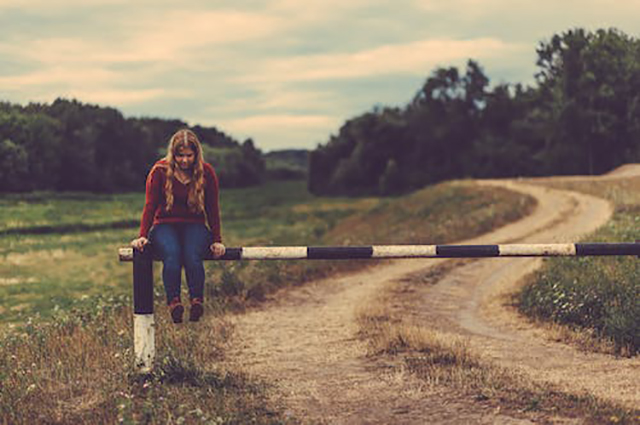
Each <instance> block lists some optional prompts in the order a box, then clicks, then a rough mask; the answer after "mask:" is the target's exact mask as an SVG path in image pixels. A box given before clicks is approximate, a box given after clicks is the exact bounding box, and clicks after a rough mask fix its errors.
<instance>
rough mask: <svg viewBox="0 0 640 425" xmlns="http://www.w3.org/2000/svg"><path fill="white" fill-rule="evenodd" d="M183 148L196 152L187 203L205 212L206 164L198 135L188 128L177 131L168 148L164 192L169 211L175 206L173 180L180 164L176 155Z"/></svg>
mask: <svg viewBox="0 0 640 425" xmlns="http://www.w3.org/2000/svg"><path fill="white" fill-rule="evenodd" d="M181 148H191V149H192V150H193V152H194V153H195V159H194V162H193V175H192V176H191V184H190V185H189V195H188V198H187V205H188V207H189V210H190V211H192V212H195V213H202V212H204V166H203V162H204V161H203V159H202V145H201V144H200V140H198V136H196V134H195V133H194V132H193V131H191V130H189V129H186V128H183V129H181V130H178V131H176V132H175V134H174V135H173V136H171V139H170V140H169V147H168V148H167V156H165V160H166V161H167V179H166V181H165V184H164V194H165V199H166V201H167V205H166V209H167V211H169V210H171V208H173V180H174V174H175V169H176V167H177V166H178V164H177V163H176V160H175V156H176V154H177V153H178V151H179V150H180V149H181Z"/></svg>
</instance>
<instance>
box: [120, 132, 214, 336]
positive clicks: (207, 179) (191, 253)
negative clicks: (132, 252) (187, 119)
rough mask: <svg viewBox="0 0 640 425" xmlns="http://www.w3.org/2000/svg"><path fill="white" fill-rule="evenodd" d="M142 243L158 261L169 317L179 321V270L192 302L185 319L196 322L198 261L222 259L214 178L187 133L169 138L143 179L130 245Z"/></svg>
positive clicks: (200, 281) (200, 290)
mask: <svg viewBox="0 0 640 425" xmlns="http://www.w3.org/2000/svg"><path fill="white" fill-rule="evenodd" d="M147 244H150V246H151V247H152V249H153V250H154V251H155V252H157V253H158V254H159V255H160V257H161V258H162V262H163V267H162V281H163V283H164V289H165V291H166V294H167V304H168V306H169V313H170V315H171V319H172V320H173V322H174V323H181V322H182V315H183V313H184V306H183V305H182V302H181V300H180V287H181V275H182V266H184V269H185V274H186V275H187V285H188V287H189V296H190V301H191V302H190V304H191V308H190V310H189V320H190V321H192V322H197V321H198V320H199V319H200V317H201V316H202V314H203V312H204V307H203V305H202V302H203V298H204V264H203V259H204V257H205V256H206V254H207V250H211V252H212V253H213V256H214V257H216V258H217V257H220V256H222V255H224V253H225V247H224V245H223V244H222V238H221V236H220V207H219V203H218V178H217V176H216V173H215V171H214V169H213V167H212V166H211V165H210V164H207V163H205V162H204V161H203V159H202V146H201V145H200V141H199V140H198V137H197V136H196V135H195V133H194V132H192V131H191V130H187V129H182V130H179V131H177V132H176V133H175V134H174V135H173V136H172V137H171V140H170V141H169V147H168V149H167V155H166V157H165V158H163V159H161V160H159V161H158V162H156V163H155V164H154V166H153V167H152V168H151V171H150V172H149V175H148V176H147V184H146V201H145V205H144V210H143V212H142V219H141V223H140V234H139V237H138V238H137V239H134V240H133V241H131V245H132V246H133V247H134V248H135V249H138V250H140V251H143V250H144V249H145V246H146V245H147Z"/></svg>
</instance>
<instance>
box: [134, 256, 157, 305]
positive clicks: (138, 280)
mask: <svg viewBox="0 0 640 425" xmlns="http://www.w3.org/2000/svg"><path fill="white" fill-rule="evenodd" d="M151 251H153V250H152V249H151V247H150V246H148V247H147V249H145V250H144V251H143V252H140V251H138V250H137V249H134V250H133V311H134V313H135V314H153V254H152V252H151Z"/></svg>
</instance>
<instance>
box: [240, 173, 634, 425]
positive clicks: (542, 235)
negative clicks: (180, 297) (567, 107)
mask: <svg viewBox="0 0 640 425" xmlns="http://www.w3.org/2000/svg"><path fill="white" fill-rule="evenodd" d="M479 184H491V185H499V186H503V187H507V188H510V189H512V190H516V191H519V192H523V193H527V194H530V195H532V196H534V197H536V198H537V199H538V203H539V205H538V207H537V208H536V210H535V211H534V213H533V214H532V215H530V216H528V217H526V218H524V219H522V220H520V221H518V222H516V223H512V224H510V225H508V226H505V227H503V228H501V229H498V230H497V231H495V232H492V233H490V234H486V235H484V236H482V237H479V238H475V239H472V240H467V241H464V242H462V243H465V244H487V243H505V242H516V241H517V242H530V243H535V242H540V243H541V242H549V243H551V242H574V241H576V240H577V239H578V237H579V236H581V235H583V234H585V233H589V232H591V231H593V230H595V229H596V228H597V227H599V226H600V225H602V224H604V223H605V222H606V221H607V219H608V218H609V217H610V215H611V213H612V209H611V206H610V205H609V204H608V203H607V202H605V201H603V200H601V199H597V198H594V197H590V196H586V195H581V194H577V193H574V192H565V191H558V190H552V189H548V188H544V187H540V186H535V185H530V184H525V183H519V182H515V181H482V182H479ZM442 261H445V260H415V259H414V260H398V261H395V262H392V263H389V264H385V265H381V266H378V267H374V268H372V269H369V270H366V271H363V272H359V273H355V274H351V275H347V276H343V277H339V278H332V279H327V280H322V281H318V282H315V283H312V284H308V285H306V286H304V287H301V288H298V289H296V290H291V291H289V292H287V293H286V294H283V295H282V296H281V297H280V296H279V297H278V299H277V300H276V301H273V302H270V303H267V304H266V305H264V306H263V307H262V308H261V309H260V310H255V311H251V312H249V313H247V314H243V315H238V316H235V317H234V318H233V322H234V324H235V337H234V338H233V340H232V344H231V346H230V347H229V349H228V352H227V358H228V359H229V362H230V363H229V367H233V368H239V369H241V370H243V371H244V372H246V373H248V374H249V375H251V376H253V377H256V378H258V379H260V380H264V381H266V382H269V383H271V384H273V387H272V390H271V392H270V397H271V398H272V400H273V402H274V403H276V404H277V405H279V406H282V407H283V408H284V409H285V410H286V411H288V412H290V413H291V414H292V415H293V416H294V417H295V418H296V419H297V420H303V421H308V422H309V423H332V424H333V423H505V424H510V423H530V422H529V420H527V419H523V418H522V417H521V416H520V417H512V416H509V415H508V414H505V413H500V412H499V411H498V412H497V411H494V410H493V409H489V408H488V407H487V406H484V405H482V404H481V403H476V402H472V401H470V400H467V399H464V398H462V397H460V396H457V395H456V394H453V393H451V392H449V391H446V390H443V389H439V388H434V387H433V386H427V385H425V384H424V382H422V381H420V380H418V379H416V378H415V377H413V376H412V375H411V374H409V373H407V372H406V371H405V370H404V369H403V368H402V367H401V365H395V366H396V367H383V366H381V365H380V363H379V362H375V361H374V360H372V359H370V358H367V357H366V346H365V342H363V341H362V340H361V339H359V338H358V336H357V330H358V327H357V323H356V321H355V314H356V311H357V310H358V308H359V307H360V306H362V305H363V304H366V303H367V302H368V300H371V299H372V298H373V297H375V296H376V294H377V293H379V292H380V291H381V290H383V289H384V288H385V286H386V285H389V284H390V282H398V281H400V280H401V279H402V278H403V277H406V276H407V275H415V274H420V273H426V272H428V270H429V269H431V268H433V267H435V266H436V265H438V264H440V263H441V262H442ZM540 264H541V260H540V259H536V258H496V259H482V260H477V261H473V262H470V263H469V264H466V265H464V266H461V267H457V268H455V269H454V270H453V271H452V272H450V273H448V274H447V275H446V276H445V277H444V278H443V279H442V280H440V281H439V282H438V283H437V284H435V285H431V286H426V285H425V286H422V287H421V288H420V289H419V290H417V291H416V292H414V293H412V294H411V297H410V298H409V299H407V300H405V301H406V305H405V307H404V308H406V313H407V315H408V316H411V317H413V318H414V319H413V320H416V321H417V322H420V323H421V324H422V325H423V326H424V324H425V323H428V324H429V326H432V327H435V328H437V329H440V330H445V331H447V332H455V333H459V334H463V335H465V336H467V337H468V339H469V342H470V346H471V347H472V348H473V350H474V351H475V352H477V353H478V354H480V355H482V356H486V357H490V358H492V359H493V360H494V361H495V362H497V363H498V364H500V365H504V366H506V367H509V368H515V369H518V370H519V371H522V372H523V373H526V374H527V375H528V376H530V377H531V379H534V380H539V381H542V382H552V383H554V384H557V385H559V386H561V387H563V388H568V389H570V390H574V391H575V390H577V391H585V392H588V393H591V394H594V395H597V396H598V397H602V398H603V399H607V400H613V401H616V402H618V403H621V404H625V405H630V406H637V405H640V361H639V360H634V359H615V358H613V357H611V356H606V355H598V354H585V353H581V352H579V351H577V350H576V349H574V348H571V347H568V346H566V345H563V344H560V343H553V342H550V341H549V339H548V338H546V337H545V336H544V335H542V333H543V332H542V331H540V330H539V329H536V328H535V327H533V326H531V325H529V324H527V323H526V322H525V321H523V320H522V319H520V318H518V317H517V315H516V314H515V313H514V312H513V311H511V310H510V309H509V308H507V307H505V306H504V305H503V304H504V294H506V293H509V292H511V291H513V289H514V288H515V286H516V285H517V283H518V281H519V280H520V279H521V278H522V277H523V276H525V275H526V274H527V273H529V272H530V271H532V270H534V269H535V268H536V267H539V266H540Z"/></svg>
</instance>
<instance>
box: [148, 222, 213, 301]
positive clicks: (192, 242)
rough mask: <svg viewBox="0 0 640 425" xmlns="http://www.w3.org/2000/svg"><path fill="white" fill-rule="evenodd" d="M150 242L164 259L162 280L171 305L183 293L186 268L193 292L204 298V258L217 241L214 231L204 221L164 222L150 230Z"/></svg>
mask: <svg viewBox="0 0 640 425" xmlns="http://www.w3.org/2000/svg"><path fill="white" fill-rule="evenodd" d="M149 242H150V243H151V246H152V247H153V250H154V251H155V252H156V253H157V254H158V255H159V256H160V257H161V258H162V264H163V265H162V282H163V283H164V290H165V292H166V294H167V304H168V303H169V302H171V300H173V299H174V298H175V297H179V296H180V287H181V285H182V281H181V277H182V267H183V266H184V271H185V274H186V275H187V286H188V287H189V295H190V297H191V298H192V299H193V298H200V299H202V298H203V295H204V264H203V259H204V257H205V256H206V255H207V252H208V251H209V246H210V245H211V244H212V243H213V234H212V233H211V231H210V230H209V229H207V227H206V226H205V225H204V224H201V223H162V224H156V225H155V226H153V227H152V228H151V230H150V231H149Z"/></svg>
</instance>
